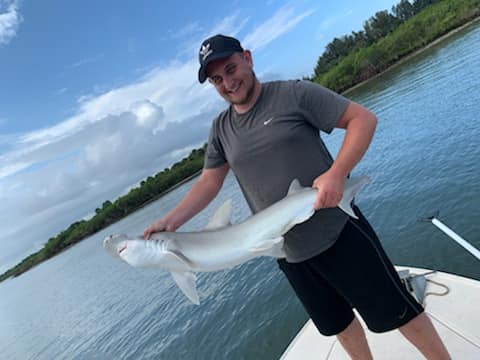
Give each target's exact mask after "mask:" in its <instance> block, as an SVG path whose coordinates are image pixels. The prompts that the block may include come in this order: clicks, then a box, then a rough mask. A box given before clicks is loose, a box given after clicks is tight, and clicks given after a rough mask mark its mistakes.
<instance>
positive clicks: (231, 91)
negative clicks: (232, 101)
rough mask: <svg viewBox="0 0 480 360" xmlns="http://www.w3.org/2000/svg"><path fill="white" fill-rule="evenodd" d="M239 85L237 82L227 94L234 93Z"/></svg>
mask: <svg viewBox="0 0 480 360" xmlns="http://www.w3.org/2000/svg"><path fill="white" fill-rule="evenodd" d="M240 85H241V82H238V83H237V84H235V87H234V88H233V89H231V90H228V93H229V94H233V93H235V92H236V91H237V90H238V89H239V88H240Z"/></svg>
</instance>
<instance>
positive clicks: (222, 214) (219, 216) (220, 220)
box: [205, 199, 232, 230]
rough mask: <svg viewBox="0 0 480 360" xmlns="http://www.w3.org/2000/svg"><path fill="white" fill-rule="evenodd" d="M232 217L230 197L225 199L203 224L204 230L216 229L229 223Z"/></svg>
mask: <svg viewBox="0 0 480 360" xmlns="http://www.w3.org/2000/svg"><path fill="white" fill-rule="evenodd" d="M231 218H232V199H228V200H227V201H225V202H224V203H223V204H222V205H221V206H220V207H219V208H218V209H217V211H215V214H213V216H212V218H211V219H210V221H209V222H208V224H207V226H205V230H213V229H218V228H221V227H224V226H228V225H230V219H231Z"/></svg>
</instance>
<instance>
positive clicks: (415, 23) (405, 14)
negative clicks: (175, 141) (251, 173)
mask: <svg viewBox="0 0 480 360" xmlns="http://www.w3.org/2000/svg"><path fill="white" fill-rule="evenodd" d="M478 16H480V0H414V1H413V2H409V1H408V0H401V1H400V2H399V3H398V4H397V5H394V6H393V7H392V12H389V11H387V10H384V11H380V12H377V13H376V14H375V15H374V16H372V17H371V18H370V19H368V20H367V21H366V22H365V23H364V27H363V30H362V31H359V32H352V34H351V35H346V36H343V37H341V38H335V39H333V41H332V42H330V43H329V44H328V45H327V46H326V48H325V51H324V53H323V54H322V55H321V56H320V57H319V59H318V62H317V65H316V67H315V69H314V75H313V76H312V78H311V79H310V80H312V81H315V82H318V83H321V84H322V85H324V86H326V87H329V88H331V89H333V90H335V91H338V92H341V91H344V90H346V89H348V88H350V87H352V86H354V85H356V84H358V83H360V82H362V81H364V80H366V79H369V78H371V77H372V76H374V75H376V74H378V73H380V72H382V71H384V70H385V69H387V68H388V67H389V66H391V65H392V64H394V63H396V62H397V61H398V60H400V59H401V58H403V57H405V56H407V55H409V54H411V53H412V52H414V51H415V50H417V49H420V48H422V47H424V46H425V45H427V44H429V43H430V42H432V41H433V40H435V39H437V38H438V37H440V36H442V35H444V34H446V33H447V32H449V31H450V30H452V29H454V28H456V27H459V26H460V25H463V24H465V23H466V22H468V21H470V20H472V19H474V18H477V17H478ZM204 154H205V146H204V147H203V148H201V149H196V150H193V151H192V152H191V154H190V155H189V156H188V157H186V158H184V159H183V160H182V161H180V162H177V163H175V164H174V165H173V166H171V167H170V168H166V169H164V170H163V171H161V172H159V173H157V174H156V175H155V176H150V177H148V178H147V179H145V180H144V181H142V182H141V183H140V186H139V187H136V188H133V189H131V190H130V192H129V193H128V194H126V195H124V196H121V197H119V198H118V199H116V200H115V201H114V202H113V203H112V202H111V201H109V200H107V201H105V202H104V203H103V204H102V206H101V207H99V208H97V209H95V215H94V216H93V217H92V218H91V219H90V220H81V221H78V222H75V223H73V224H71V225H70V226H69V227H68V228H67V229H66V230H64V231H62V232H61V233H60V234H58V235H57V236H55V237H53V238H51V239H49V240H48V242H47V243H46V244H45V246H44V247H43V248H42V249H41V250H40V251H38V252H36V253H34V254H32V255H30V256H28V257H27V258H25V259H24V260H22V261H21V262H20V263H19V264H18V265H16V266H15V267H13V268H11V269H9V270H8V271H6V272H5V273H3V274H2V275H0V281H3V280H5V279H7V278H9V277H11V276H18V275H20V274H22V273H23V272H25V271H27V270H28V269H30V268H32V267H33V266H35V265H37V264H39V263H40V262H42V261H44V260H47V259H49V258H51V257H52V256H54V255H56V254H58V253H59V252H61V251H62V250H64V249H65V248H67V247H69V246H71V245H72V244H75V243H77V242H78V241H80V240H82V239H84V238H85V237H88V236H90V235H92V234H94V233H95V232H97V231H99V230H101V229H103V228H105V227H106V226H108V225H110V224H112V223H114V222H115V221H117V220H119V219H121V218H123V217H125V216H126V215H128V214H131V213H132V212H134V211H135V210H137V209H138V208H140V207H141V206H144V205H145V204H147V203H148V202H150V201H153V200H155V199H158V198H159V197H160V196H162V194H164V193H165V192H166V191H169V190H171V189H172V188H174V187H175V186H176V185H178V184H179V183H182V182H183V181H185V180H186V179H189V178H190V177H192V176H194V175H195V174H197V173H198V172H199V171H200V170H201V169H202V167H203V158H204Z"/></svg>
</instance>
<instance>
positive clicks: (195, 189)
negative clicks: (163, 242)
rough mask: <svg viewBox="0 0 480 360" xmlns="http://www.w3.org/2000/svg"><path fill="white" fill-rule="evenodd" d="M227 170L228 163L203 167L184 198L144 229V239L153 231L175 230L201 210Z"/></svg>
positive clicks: (215, 194)
mask: <svg viewBox="0 0 480 360" xmlns="http://www.w3.org/2000/svg"><path fill="white" fill-rule="evenodd" d="M228 170H229V166H228V164H225V165H223V166H220V167H218V168H213V169H203V171H202V174H201V175H200V178H199V179H198V180H197V181H196V182H195V184H194V185H193V186H192V188H191V189H190V191H189V192H188V194H187V195H186V196H185V198H183V200H182V201H181V202H180V203H179V204H178V205H177V206H176V207H175V208H174V209H173V210H171V211H170V212H169V213H168V214H167V215H165V216H164V217H163V218H160V219H158V220H157V221H155V222H154V223H152V224H151V225H150V226H149V227H147V228H146V229H145V230H144V232H143V236H144V237H145V239H148V238H149V237H150V235H151V234H153V233H155V232H159V231H175V230H177V229H178V228H179V227H180V226H181V225H183V224H184V223H186V222H187V221H188V220H190V219H191V218H192V217H194V216H195V215H196V214H198V213H199V212H200V211H202V210H203V209H204V208H205V207H206V206H207V205H208V204H209V203H210V201H212V200H213V199H214V198H215V196H217V194H218V192H219V191H220V189H221V187H222V185H223V181H224V180H225V176H227V173H228Z"/></svg>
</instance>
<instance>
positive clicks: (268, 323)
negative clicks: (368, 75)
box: [0, 25, 480, 360]
mask: <svg viewBox="0 0 480 360" xmlns="http://www.w3.org/2000/svg"><path fill="white" fill-rule="evenodd" d="M479 36H480V26H478V25H476V26H473V27H471V28H469V29H467V30H466V31H464V32H462V33H461V34H458V35H456V36H455V37H452V38H450V39H449V40H447V41H446V42H443V43H442V44H441V45H439V46H437V47H435V48H433V49H430V50H428V51H427V52H425V53H423V54H422V55H421V56H418V57H416V58H415V59H412V60H410V61H409V62H407V63H405V64H403V65H402V66H400V67H398V68H396V69H395V70H393V71H391V72H389V73H387V74H385V75H384V76H382V77H381V78H380V79H378V80H376V81H374V82H371V83H369V84H368V85H366V86H364V87H363V88H361V89H358V90H356V91H355V92H353V93H352V94H350V95H349V96H350V97H351V98H352V99H354V100H356V101H358V102H360V103H362V104H364V105H366V106H367V107H369V108H370V109H372V110H374V112H375V113H376V114H377V115H378V117H379V126H378V131H377V134H376V136H375V139H374V142H373V143H372V146H371V148H370V150H369V152H368V153H367V155H366V156H365V159H364V160H363V162H362V163H361V164H360V165H359V166H358V167H357V169H356V170H355V173H356V174H364V173H367V174H370V176H371V177H372V178H373V183H372V184H370V185H369V186H368V187H367V188H365V190H364V191H363V192H362V193H361V194H360V195H359V197H358V203H359V205H360V207H361V208H362V209H363V211H364V213H365V214H366V215H367V216H368V217H369V219H370V220H371V222H372V224H373V225H374V226H375V228H376V229H377V231H378V233H379V235H380V237H381V239H382V242H383V244H384V246H385V248H386V250H387V252H388V253H389V254H390V256H391V257H392V259H393V260H394V262H395V263H397V264H403V265H413V266H418V267H427V268H434V269H439V270H443V271H448V272H452V273H457V274H461V275H464V276H469V277H472V278H476V279H480V264H479V263H478V262H477V261H476V260H474V258H473V257H472V256H471V255H469V254H468V253H467V252H465V251H463V250H462V249H461V248H460V247H459V246H458V245H456V244H455V243H453V242H452V241H451V240H450V239H449V238H448V237H446V236H445V235H443V234H442V233H441V232H440V231H439V230H438V229H436V228H435V227H434V226H433V225H431V224H428V223H417V222H416V218H417V217H419V216H424V215H429V214H431V213H433V212H434V211H435V210H440V212H441V215H440V218H441V219H442V221H444V222H445V223H446V224H447V225H449V226H451V227H452V228H453V229H454V230H455V231H457V232H458V233H459V234H461V235H462V236H464V237H465V238H467V239H468V240H469V241H470V242H471V243H472V244H473V245H475V246H476V247H479V248H480V224H479V222H478V219H479V215H480V210H479V208H478V204H480V195H479V189H480V165H479V161H478V160H479V159H480V150H479V146H478V145H479V140H478V139H479V138H480V126H479V119H478V114H479V113H480V92H479V91H478V89H479V88H480V62H478V59H479V58H480V47H479V46H478V39H479ZM340 138H341V133H340V132H334V133H333V134H332V135H331V136H329V137H328V139H327V142H328V144H329V146H330V147H331V149H332V151H333V152H335V151H337V149H338V147H339V140H340ZM190 186H191V183H189V184H186V185H184V186H182V187H181V188H179V189H177V190H176V191H174V192H172V193H170V194H168V195H167V196H165V197H164V198H162V199H161V200H159V201H157V202H155V203H152V204H151V205H149V206H148V207H145V208H143V209H142V210H140V211H138V212H137V213H135V214H133V215H131V216H129V217H128V218H126V219H124V220H122V221H120V222H118V223H116V224H114V225H112V226H111V227H110V228H108V229H105V230H104V231H102V232H100V233H98V234H96V235H94V236H92V237H90V238H88V239H86V240H85V241H83V242H81V243H79V244H78V245H76V246H74V247H73V248H71V249H70V250H68V251H66V252H65V253H63V254H61V255H60V256H57V257H55V258H53V259H51V260H50V261H48V262H46V263H43V264H42V265H40V266H38V267H36V268H35V269H33V270H31V271H29V272H27V273H26V274H24V275H22V276H20V277H18V278H16V279H11V280H8V281H6V282H3V283H0V354H1V355H0V358H2V359H3V358H4V359H22V360H24V359H276V358H278V357H279V355H280V354H281V353H282V351H283V350H284V349H285V347H286V346H287V345H288V342H289V341H290V340H291V339H292V338H293V336H294V335H295V333H296V332H297V331H298V330H299V329H300V327H301V326H302V324H303V323H304V322H305V321H306V319H307V316H306V314H305V313H304V311H303V309H302V307H301V305H300V304H299V302H298V300H297V299H296V298H295V296H294V295H293V293H292V291H291V290H290V288H289V285H288V284H287V282H286V280H285V279H284V278H283V276H282V275H281V274H280V272H279V270H278V269H277V267H276V263H275V262H274V261H273V260H271V259H255V260H253V261H250V262H249V263H247V264H244V265H243V266H241V267H237V268H235V269H234V270H231V271H224V272H217V273H209V274H199V276H198V278H199V279H198V288H199V293H200V299H201V305H200V306H194V305H191V304H190V303H189V302H188V300H186V298H185V297H184V296H183V294H181V293H180V291H179V290H178V289H177V288H176V286H175V285H174V283H173V281H172V280H171V279H170V276H169V274H165V273H162V272H159V271H153V270H152V271H147V270H141V269H134V268H131V267H128V266H127V265H125V264H122V263H120V262H117V261H115V260H114V259H111V258H110V257H108V255H107V254H105V253H104V251H103V250H102V249H101V241H102V239H103V238H104V236H106V235H107V234H110V233H119V232H126V233H129V234H136V233H141V232H142V230H143V228H144V227H145V226H147V225H148V224H149V223H150V222H151V221H152V220H153V219H155V218H157V217H160V216H162V215H163V214H165V213H166V212H167V211H168V209H170V208H171V207H172V206H174V205H175V204H176V203H177V202H178V201H179V199H181V198H182V197H183V195H184V194H185V193H186V191H187V190H188V188H189V187H190ZM230 197H231V198H233V201H234V219H233V221H234V222H238V221H240V220H242V219H244V218H245V217H247V216H248V215H249V211H248V209H247V206H246V204H245V201H244V200H243V198H242V196H241V194H240V191H239V188H238V186H237V185H236V184H235V182H234V180H233V178H232V177H231V176H229V177H228V178H227V181H226V186H225V188H224V189H223V190H222V192H221V193H220V195H219V197H218V199H216V200H215V202H214V203H213V204H212V205H211V206H209V207H208V208H207V209H206V210H205V211H204V212H203V213H202V214H200V215H199V216H198V217H196V218H195V219H194V220H192V221H191V222H190V223H188V224H186V225H185V226H184V227H183V230H187V231H188V230H192V229H198V228H200V227H202V226H203V225H204V224H206V223H207V220H208V218H209V216H210V215H211V214H212V212H213V210H214V209H215V208H216V207H217V206H218V205H219V204H220V203H222V202H223V201H224V200H225V199H227V198H230Z"/></svg>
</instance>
